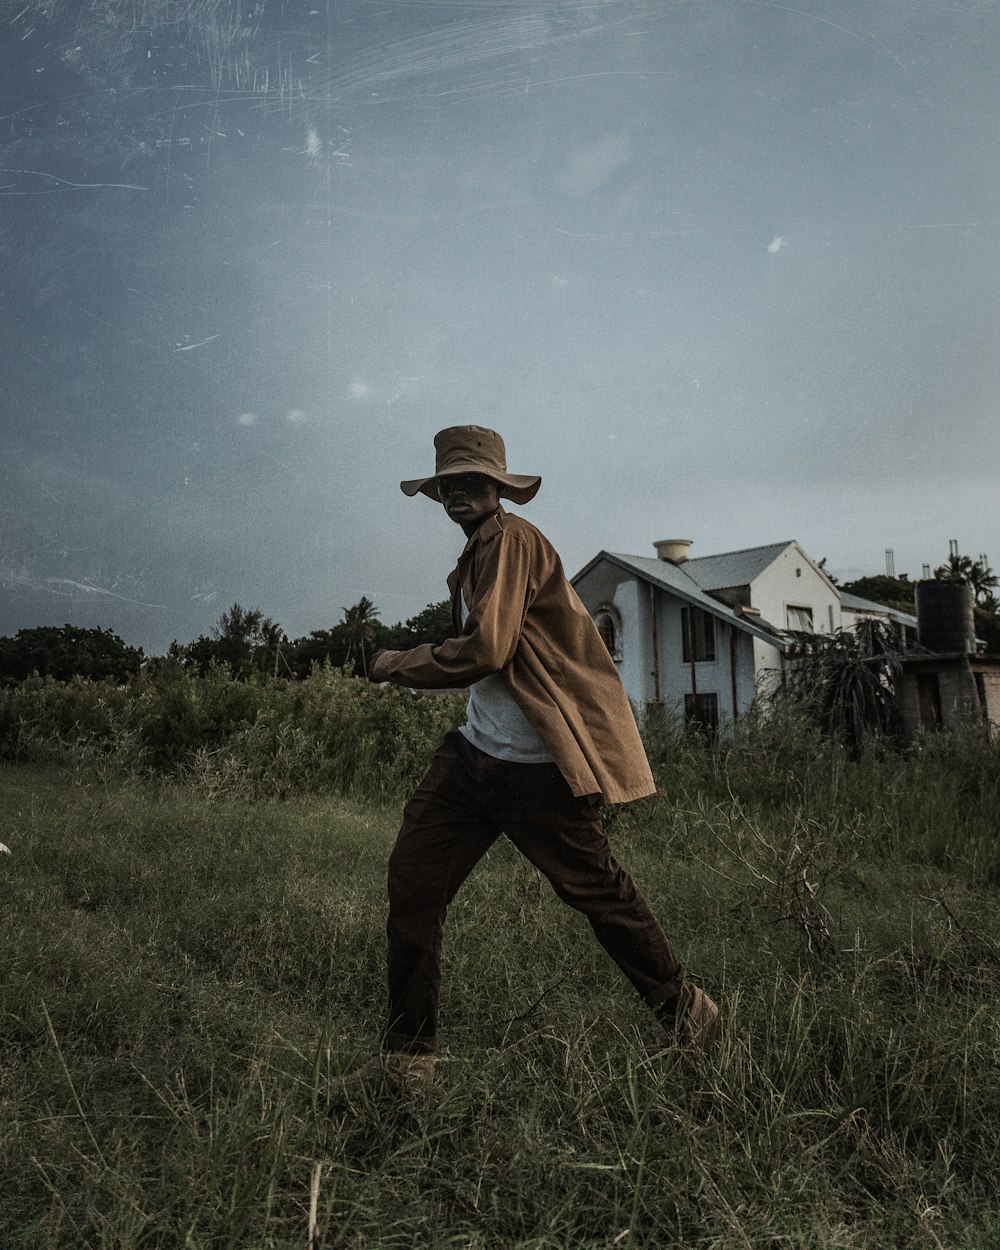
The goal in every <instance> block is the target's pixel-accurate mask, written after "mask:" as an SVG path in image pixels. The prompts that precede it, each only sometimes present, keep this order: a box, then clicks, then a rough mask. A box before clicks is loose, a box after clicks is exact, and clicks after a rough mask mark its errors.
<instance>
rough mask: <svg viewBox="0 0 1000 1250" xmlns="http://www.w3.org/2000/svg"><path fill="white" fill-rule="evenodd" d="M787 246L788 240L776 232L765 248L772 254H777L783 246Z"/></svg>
mask: <svg viewBox="0 0 1000 1250" xmlns="http://www.w3.org/2000/svg"><path fill="white" fill-rule="evenodd" d="M787 246H788V240H787V239H784V238H782V236H781V235H780V234H776V235H775V236H774V238H773V239H772V240H771V242H770V243H769V244H768V245H767V250H768V251H769V252H770V253H771V255H772V256H777V255H778V253H779V252H780V251H781V249H782V248H783V247H787Z"/></svg>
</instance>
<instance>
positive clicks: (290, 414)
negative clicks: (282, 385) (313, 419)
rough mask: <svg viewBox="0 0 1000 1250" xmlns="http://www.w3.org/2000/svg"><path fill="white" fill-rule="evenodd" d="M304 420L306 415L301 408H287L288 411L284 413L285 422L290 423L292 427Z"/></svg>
mask: <svg viewBox="0 0 1000 1250" xmlns="http://www.w3.org/2000/svg"><path fill="white" fill-rule="evenodd" d="M305 419H306V414H305V413H304V412H303V411H302V409H301V408H289V410H288V411H287V412H286V413H285V420H286V421H288V422H290V423H291V424H292V425H298V424H299V422H300V421H304V420H305Z"/></svg>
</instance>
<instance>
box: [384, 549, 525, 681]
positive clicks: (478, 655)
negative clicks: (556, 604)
mask: <svg viewBox="0 0 1000 1250" xmlns="http://www.w3.org/2000/svg"><path fill="white" fill-rule="evenodd" d="M481 551H482V554H481V564H480V568H479V573H478V576H477V578H476V588H475V591H474V592H473V599H472V603H470V604H469V614H468V616H467V617H466V620H465V625H464V626H463V628H462V632H461V634H459V636H458V637H457V638H449V639H448V640H447V641H446V642H442V643H438V644H437V645H432V644H431V643H424V644H422V645H421V646H419V647H412V648H411V649H410V650H409V651H399V652H397V653H396V654H395V656H394V657H393V659H392V660H391V661H390V662H389V663H388V664H387V665H386V668H385V671H384V673H382V674H380V676H382V677H383V678H384V679H385V680H387V681H392V682H395V683H396V684H397V685H400V686H412V687H414V688H415V689H418V690H420V689H428V688H431V687H439V686H440V687H448V686H471V685H472V683H473V682H476V681H479V680H480V679H481V678H483V677H488V676H489V675H490V674H491V673H498V672H499V671H500V670H501V669H502V668H504V667H505V665H507V664H509V663H510V661H511V659H512V658H513V656H514V652H515V651H516V650H517V644H518V643H519V641H520V639H521V629H522V627H523V625H524V617H525V614H526V613H527V611H528V607H529V606H530V604H531V601H532V599H533V598H534V596H535V592H536V590H537V584H536V580H535V577H534V576H533V573H532V567H531V566H532V559H531V551H530V549H529V547H528V545H527V543H525V542H524V540H523V539H522V538H521V537H520V536H519V535H516V534H511V533H510V532H503V533H500V534H498V535H496V537H494V538H492V539H491V540H490V541H489V542H488V543H485V544H484V545H483V547H482V549H481Z"/></svg>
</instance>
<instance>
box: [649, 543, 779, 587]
mask: <svg viewBox="0 0 1000 1250" xmlns="http://www.w3.org/2000/svg"><path fill="white" fill-rule="evenodd" d="M791 545H792V540H791V539H789V540H788V542H785V543H768V545H767V546H766V547H745V548H744V549H743V550H742V551H721V552H720V553H719V554H718V555H716V556H691V557H689V558H688V559H687V560H685V561H684V562H683V568H684V570H685V571H686V572H687V574H688V576H689V577H692V578H693V579H694V580H695V581H696V582H697V583H698V585H699V586H703V587H704V588H705V589H706V590H722V589H723V588H724V587H726V586H749V585H750V583H751V582H752V581H754V580H756V578H758V577H759V576H760V575H761V573H763V572H764V570H765V569H766V568H767V567H768V566H769V565H771V564H773V563H774V562H775V560H777V558H778V556H780V555H781V553H782V552H783V551H786V550H787V549H788V548H789V547H790V546H791ZM661 563H665V561H661Z"/></svg>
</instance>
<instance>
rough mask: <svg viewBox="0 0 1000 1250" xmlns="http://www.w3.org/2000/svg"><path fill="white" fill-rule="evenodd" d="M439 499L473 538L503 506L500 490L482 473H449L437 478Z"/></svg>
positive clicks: (497, 485)
mask: <svg viewBox="0 0 1000 1250" xmlns="http://www.w3.org/2000/svg"><path fill="white" fill-rule="evenodd" d="M438 498H439V499H440V500H441V502H442V503H443V504H444V510H445V512H447V513H448V515H449V516H450V517H451V519H452V520H453V521H456V522H457V523H458V524H459V525H461V527H462V529H463V530H465V532H466V534H467V535H469V536H471V535H472V534H474V533H475V531H476V530H477V529H478V528H479V527H480V525H482V523H483V521H485V520H486V518H487V517H488V516H492V515H493V513H494V512H496V510H497V508H498V507H499V506H500V486H499V483H498V482H495V481H494V480H493V479H492V478H491V477H486V475H485V474H483V473H449V474H445V475H444V476H442V477H439V478H438Z"/></svg>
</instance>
